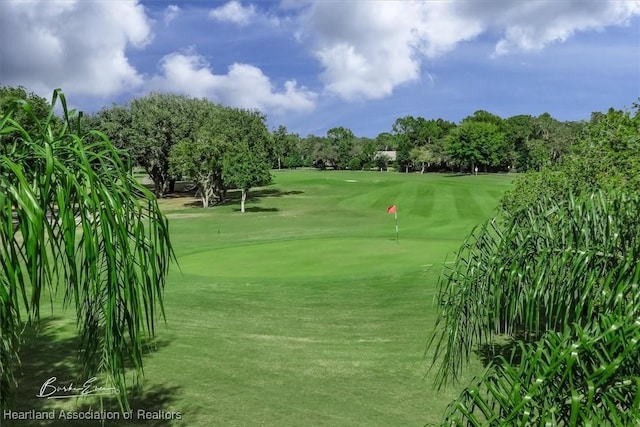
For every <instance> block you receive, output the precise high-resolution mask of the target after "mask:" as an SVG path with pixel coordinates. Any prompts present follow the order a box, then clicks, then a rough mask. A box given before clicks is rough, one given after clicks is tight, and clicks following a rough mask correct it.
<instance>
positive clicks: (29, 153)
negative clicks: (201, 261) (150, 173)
mask: <svg viewBox="0 0 640 427" xmlns="http://www.w3.org/2000/svg"><path fill="white" fill-rule="evenodd" d="M58 100H59V101H60V105H61V107H62V110H63V113H64V116H63V118H62V120H61V121H60V122H61V125H60V126H58V125H57V124H56V119H55V116H54V107H51V108H50V109H49V111H48V114H47V115H46V116H45V117H44V118H43V117H42V116H38V115H37V114H36V113H35V111H36V110H35V109H34V108H33V106H32V105H31V104H30V101H29V100H27V101H21V102H15V103H13V104H11V105H10V106H9V107H8V108H6V110H5V112H4V115H3V116H2V119H1V120H0V135H1V136H2V138H3V141H11V142H10V143H9V142H7V143H5V144H3V152H2V153H0V258H2V269H1V270H0V313H1V316H0V326H1V331H0V343H1V348H2V352H1V353H0V387H1V389H2V393H1V398H0V406H2V408H5V407H6V405H7V404H8V399H9V392H8V391H10V390H11V389H12V387H13V385H14V375H13V373H14V371H15V369H16V366H17V351H18V347H19V344H20V341H21V332H22V330H23V328H24V326H25V324H27V323H31V322H33V323H37V321H38V320H39V318H40V304H41V298H42V296H43V294H45V292H46V291H49V293H50V294H52V295H53V294H55V293H57V292H60V293H62V294H63V295H64V301H65V306H72V307H73V308H75V311H76V316H77V325H78V328H79V334H80V346H81V348H80V351H79V352H78V357H79V358H80V360H81V361H82V364H83V366H84V368H85V370H86V372H87V373H88V374H90V375H94V374H99V373H105V374H107V375H108V376H109V377H110V379H111V381H112V383H113V385H114V387H116V388H117V389H118V390H120V392H121V393H120V394H119V398H120V399H121V403H122V404H124V405H125V406H126V392H127V384H126V382H125V372H126V368H127V367H130V366H133V367H134V368H135V369H136V372H137V373H141V372H142V354H143V342H144V341H145V340H146V339H148V338H149V337H153V335H154V329H155V323H156V317H157V316H158V314H164V310H163V307H162V298H163V297H162V295H163V287H164V283H165V277H166V273H167V271H168V267H169V262H170V260H171V259H172V257H173V252H172V248H171V243H170V240H169V230H168V222H167V219H166V218H165V216H164V215H163V214H162V213H161V212H160V209H159V208H158V205H157V203H156V200H155V198H154V197H153V195H152V194H151V193H149V191H147V190H146V189H145V188H144V187H143V186H141V185H140V184H138V183H137V182H136V181H135V179H134V178H133V177H132V176H131V175H130V174H129V170H130V164H129V163H128V159H127V158H126V157H122V156H123V153H122V152H119V151H118V150H117V149H116V148H115V147H114V146H113V145H112V144H111V142H110V141H109V139H108V138H107V137H106V136H105V135H104V134H103V133H100V132H97V131H90V132H88V133H85V132H83V131H82V127H81V123H80V117H79V116H77V117H76V116H74V114H73V112H71V113H70V112H68V111H67V106H66V102H65V98H64V96H63V95H62V93H61V92H60V91H59V90H56V91H55V92H54V95H53V101H52V104H53V105H54V106H55V105H56V103H57V101H58ZM25 117H27V118H28V119H26V120H25V121H26V123H28V124H29V128H28V129H26V128H25V127H24V126H23V125H22V123H21V122H20V120H22V119H23V118H25ZM76 119H77V120H76ZM5 138H6V139H5ZM123 159H124V160H123ZM158 308H159V311H158Z"/></svg>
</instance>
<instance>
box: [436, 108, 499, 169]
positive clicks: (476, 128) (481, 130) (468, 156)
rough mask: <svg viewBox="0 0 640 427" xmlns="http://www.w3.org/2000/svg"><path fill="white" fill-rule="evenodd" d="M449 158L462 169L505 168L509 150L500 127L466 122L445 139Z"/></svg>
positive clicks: (472, 120)
mask: <svg viewBox="0 0 640 427" xmlns="http://www.w3.org/2000/svg"><path fill="white" fill-rule="evenodd" d="M446 144H447V145H446V146H447V154H448V155H449V158H450V159H451V160H452V161H453V162H455V163H456V164H458V165H459V166H460V167H461V168H465V169H466V170H469V171H473V170H474V168H475V167H476V166H479V165H480V166H484V167H487V166H492V167H505V166H506V165H508V164H509V163H510V161H509V158H510V150H509V148H508V147H507V144H506V141H505V138H504V134H503V133H502V131H501V130H500V127H499V126H498V125H497V124H495V123H492V122H490V121H479V120H476V119H468V120H467V119H465V120H463V122H462V123H461V124H460V126H458V127H457V128H455V129H453V130H452V131H451V132H449V134H448V135H447V138H446Z"/></svg>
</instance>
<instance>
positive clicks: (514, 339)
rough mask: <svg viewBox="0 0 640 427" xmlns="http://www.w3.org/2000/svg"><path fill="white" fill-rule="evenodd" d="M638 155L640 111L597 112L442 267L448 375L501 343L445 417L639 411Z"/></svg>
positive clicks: (440, 342) (605, 419) (558, 419)
mask: <svg viewBox="0 0 640 427" xmlns="http://www.w3.org/2000/svg"><path fill="white" fill-rule="evenodd" d="M639 168H640V114H639V112H638V111H636V112H635V114H631V113H624V112H620V111H614V110H609V111H608V112H607V113H606V114H596V115H594V117H593V119H592V121H591V123H589V124H588V125H587V126H586V127H585V129H584V133H583V135H582V137H581V139H580V140H579V141H578V143H577V145H576V147H575V150H574V151H573V152H572V153H569V154H567V155H566V156H565V157H564V158H563V160H562V161H561V162H559V164H558V165H557V166H556V167H554V168H545V169H543V170H542V171H540V172H535V173H530V174H526V175H524V176H523V177H521V178H520V179H519V180H517V182H516V185H515V188H514V189H513V190H512V191H511V192H509V193H508V194H507V195H506V196H505V197H504V199H503V202H502V210H501V212H500V215H499V216H498V217H496V218H494V219H492V220H491V221H489V222H487V223H485V224H484V225H482V226H481V227H479V228H477V229H476V230H475V231H474V233H473V234H472V235H471V236H469V237H468V238H467V240H466V241H465V243H464V245H463V246H462V248H461V250H460V252H459V254H458V258H457V259H456V264H455V265H454V266H453V267H452V268H451V269H450V270H449V271H448V272H446V273H445V274H444V275H443V276H442V277H441V280H440V291H439V297H438V301H439V305H440V309H441V312H440V316H439V318H438V321H437V327H436V332H435V334H434V336H433V340H432V345H434V346H435V356H434V362H436V361H440V358H442V359H443V360H442V363H441V365H440V369H439V374H440V376H439V378H440V384H442V383H444V382H446V381H447V380H449V379H451V378H455V377H456V376H457V375H458V374H459V373H460V371H461V368H462V367H463V366H464V364H465V363H466V362H468V361H469V357H470V354H471V352H472V351H473V350H474V349H476V348H477V346H480V348H485V349H486V348H492V349H494V350H495V348H496V347H495V343H496V341H495V338H496V336H502V337H503V344H502V346H499V347H501V350H502V352H501V354H500V353H498V354H497V356H498V355H499V357H497V358H496V360H495V361H494V362H495V363H494V364H493V365H492V366H491V368H490V369H489V370H488V371H487V372H486V373H485V374H484V375H483V376H482V377H481V378H479V379H478V380H477V382H475V383H474V384H473V385H471V386H469V388H467V389H466V390H465V392H464V393H463V394H462V395H461V396H460V397H459V399H458V400H456V401H455V402H453V403H452V404H451V405H450V407H449V411H448V414H447V419H446V422H445V425H451V424H455V425H469V426H477V425H486V424H490V425H504V424H508V425H530V424H535V425H542V424H545V425H549V423H550V424H551V425H567V426H569V425H625V426H626V425H636V424H637V423H638V422H640V365H639V364H638V360H640V284H639V282H640V219H639V218H638V214H637V213H638V211H639V210H640V192H639V190H640V186H639V185H638V184H639V181H638V172H639V171H640V169H639ZM504 337H507V338H508V340H507V342H506V344H504Z"/></svg>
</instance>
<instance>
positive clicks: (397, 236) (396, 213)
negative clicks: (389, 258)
mask: <svg viewBox="0 0 640 427" xmlns="http://www.w3.org/2000/svg"><path fill="white" fill-rule="evenodd" d="M394 214H395V217H396V244H398V238H399V234H398V209H397V208H396V211H395V212H394Z"/></svg>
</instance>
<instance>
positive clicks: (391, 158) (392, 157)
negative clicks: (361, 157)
mask: <svg viewBox="0 0 640 427" xmlns="http://www.w3.org/2000/svg"><path fill="white" fill-rule="evenodd" d="M382 156H387V158H388V159H389V161H390V162H395V161H396V152H395V151H376V154H375V155H374V156H373V158H374V159H377V158H378V157H382Z"/></svg>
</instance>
